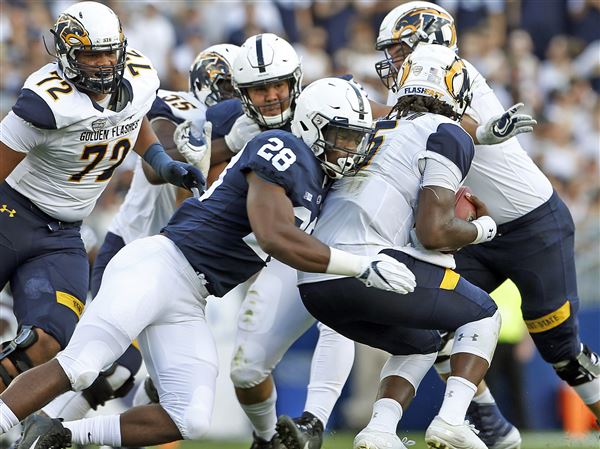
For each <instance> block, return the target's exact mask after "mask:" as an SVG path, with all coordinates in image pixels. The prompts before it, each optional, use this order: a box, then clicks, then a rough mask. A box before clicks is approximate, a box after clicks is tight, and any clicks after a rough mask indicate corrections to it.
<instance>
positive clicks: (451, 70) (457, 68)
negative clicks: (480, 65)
mask: <svg viewBox="0 0 600 449" xmlns="http://www.w3.org/2000/svg"><path fill="white" fill-rule="evenodd" d="M466 73H467V69H466V67H465V63H464V62H463V61H462V59H458V58H457V59H455V60H454V62H453V63H452V65H451V66H449V67H448V68H447V69H446V75H445V76H444V82H445V83H446V88H447V89H448V93H449V94H450V95H452V96H453V97H454V98H456V99H458V97H459V96H460V94H461V93H462V92H463V90H464V89H463V87H462V86H461V89H460V92H457V91H456V86H455V85H454V82H455V81H456V77H457V76H459V75H463V79H462V83H463V84H464V83H465V82H466V78H464V77H465V76H466Z"/></svg>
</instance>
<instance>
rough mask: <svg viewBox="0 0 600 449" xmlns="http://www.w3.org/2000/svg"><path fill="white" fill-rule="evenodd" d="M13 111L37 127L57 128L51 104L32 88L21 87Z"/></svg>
mask: <svg viewBox="0 0 600 449" xmlns="http://www.w3.org/2000/svg"><path fill="white" fill-rule="evenodd" d="M12 110H13V112H14V113H15V114H16V115H18V116H19V117H21V118H22V119H23V120H25V121H26V122H29V123H31V124H32V125H33V126H35V127H36V128H41V129H56V119H55V118H54V114H53V113H52V109H50V106H48V104H47V103H46V102H45V101H44V100H42V98H41V97H40V96H39V95H38V94H36V93H35V92H34V91H32V90H31V89H21V93H20V94H19V97H18V98H17V102H16V103H15V105H14V106H13V108H12Z"/></svg>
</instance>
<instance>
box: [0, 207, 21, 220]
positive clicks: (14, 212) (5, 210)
mask: <svg viewBox="0 0 600 449" xmlns="http://www.w3.org/2000/svg"><path fill="white" fill-rule="evenodd" d="M0 212H8V216H9V218H12V217H14V216H15V214H16V213H17V211H16V210H14V209H8V206H7V205H6V204H3V205H2V207H1V208H0Z"/></svg>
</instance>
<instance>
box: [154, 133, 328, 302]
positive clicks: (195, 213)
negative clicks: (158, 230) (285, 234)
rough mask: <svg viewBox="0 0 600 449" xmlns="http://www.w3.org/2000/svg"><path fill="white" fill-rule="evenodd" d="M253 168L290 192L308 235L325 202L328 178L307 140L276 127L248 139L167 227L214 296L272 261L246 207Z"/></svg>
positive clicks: (298, 221)
mask: <svg viewBox="0 0 600 449" xmlns="http://www.w3.org/2000/svg"><path fill="white" fill-rule="evenodd" d="M250 171H253V172H255V173H256V174H257V175H258V176H259V177H261V178H262V179H264V180H266V181H268V182H271V183H274V184H277V185H279V186H281V187H282V188H283V189H284V190H285V193H286V195H287V196H288V198H289V199H290V201H291V203H292V206H293V208H294V215H295V216H296V226H298V227H299V228H300V229H302V230H303V231H305V232H307V233H309V234H310V233H311V232H312V230H313V229H314V227H315V224H316V221H317V216H318V214H319V212H320V210H321V206H322V204H323V199H324V195H325V189H326V183H327V180H326V178H325V174H324V172H323V170H322V169H321V166H320V164H319V161H318V160H317V158H316V157H315V156H314V155H313V153H312V151H311V150H310V148H308V146H307V145H306V144H305V143H304V142H303V141H302V140H300V139H299V138H297V137H296V136H294V135H293V134H291V133H289V132H287V131H282V130H271V131H265V132H263V133H261V134H259V135H258V136H256V137H255V138H254V139H252V140H251V141H250V142H248V144H247V145H246V147H245V148H244V149H243V150H242V151H241V152H239V153H238V154H237V155H236V156H235V157H234V158H233V159H232V160H231V162H230V163H229V165H228V166H227V168H226V169H225V170H224V171H223V173H222V174H221V176H220V177H219V179H218V180H217V181H215V182H214V183H213V185H212V186H211V188H210V189H209V190H207V191H206V192H205V193H204V195H203V196H202V197H201V198H200V200H198V199H195V198H191V199H188V200H187V201H186V202H185V203H184V204H183V205H182V206H181V207H180V208H179V209H178V210H177V211H176V212H175V215H173V217H172V218H171V221H170V222H169V224H168V225H167V227H166V228H164V229H163V232H164V233H165V235H166V236H167V237H168V238H170V239H171V240H172V241H173V242H174V243H175V244H176V245H177V246H178V247H179V249H180V250H181V251H182V252H183V254H184V255H185V257H186V258H187V260H188V261H189V262H190V264H191V265H192V267H194V270H196V272H197V273H201V274H203V275H204V276H205V278H206V280H207V281H208V284H207V288H208V290H209V291H210V293H211V294H213V295H215V296H223V295H225V293H227V292H228V291H229V290H231V289H232V288H234V287H235V286H236V285H238V284H241V283H242V282H244V281H246V280H247V279H248V278H250V277H251V276H252V275H253V274H255V273H257V272H258V271H260V270H261V269H262V268H263V267H264V266H265V264H266V262H267V261H268V260H269V256H268V255H267V254H266V253H265V252H264V251H262V249H261V248H260V247H259V246H258V244H257V243H256V238H255V237H254V234H253V233H252V228H251V227H250V222H249V219H248V213H247V211H246V200H247V197H248V183H247V181H246V174H247V173H248V172H250Z"/></svg>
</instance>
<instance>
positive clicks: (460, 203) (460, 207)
mask: <svg viewBox="0 0 600 449" xmlns="http://www.w3.org/2000/svg"><path fill="white" fill-rule="evenodd" d="M467 193H471V189H469V188H468V187H466V186H463V187H461V188H460V189H458V191H457V192H456V197H455V200H454V216H455V217H457V218H460V219H461V220H466V221H472V220H475V219H476V218H477V210H476V209H475V206H474V205H473V203H471V202H470V201H469V200H468V199H467V198H466V196H465V195H466V194H467Z"/></svg>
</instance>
